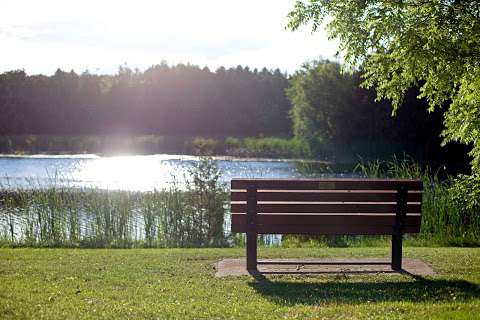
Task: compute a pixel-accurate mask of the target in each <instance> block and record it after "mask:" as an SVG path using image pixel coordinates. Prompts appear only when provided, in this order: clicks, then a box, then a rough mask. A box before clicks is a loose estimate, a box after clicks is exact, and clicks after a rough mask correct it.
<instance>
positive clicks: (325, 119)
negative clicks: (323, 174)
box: [287, 61, 356, 144]
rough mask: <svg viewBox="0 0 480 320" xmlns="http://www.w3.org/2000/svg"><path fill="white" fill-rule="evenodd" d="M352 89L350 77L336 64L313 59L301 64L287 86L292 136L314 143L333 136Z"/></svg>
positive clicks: (353, 85) (335, 133)
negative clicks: (308, 62) (311, 61)
mask: <svg viewBox="0 0 480 320" xmlns="http://www.w3.org/2000/svg"><path fill="white" fill-rule="evenodd" d="M355 90H356V84H355V81H354V79H353V76H352V75H348V74H342V73H341V72H340V65H339V64H338V63H333V62H329V61H314V62H313V63H310V64H305V65H303V67H302V69H301V70H300V71H297V72H296V73H295V75H294V76H293V77H292V78H291V80H290V86H289V88H288V89H287V96H288V98H289V99H290V101H291V102H292V105H293V108H292V110H291V112H290V115H291V117H292V121H293V132H294V134H295V136H296V137H298V138H300V139H307V140H309V141H312V142H314V144H315V143H317V144H318V143H322V142H326V141H327V140H331V139H332V138H333V137H335V136H337V135H338V132H336V130H339V129H340V130H341V129H343V127H342V126H341V125H339V123H338V122H340V121H341V120H342V119H339V117H342V116H344V117H345V116H346V113H345V110H346V109H348V108H349V107H350V106H351V104H352V102H353V97H354V93H355Z"/></svg>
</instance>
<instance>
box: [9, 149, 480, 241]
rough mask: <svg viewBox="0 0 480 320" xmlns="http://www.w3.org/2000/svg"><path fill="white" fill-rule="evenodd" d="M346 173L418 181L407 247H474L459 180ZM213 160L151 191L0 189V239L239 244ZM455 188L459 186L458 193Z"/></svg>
mask: <svg viewBox="0 0 480 320" xmlns="http://www.w3.org/2000/svg"><path fill="white" fill-rule="evenodd" d="M353 171H354V172H353V174H354V175H355V176H359V177H368V178H381V177H388V178H420V179H422V180H423V183H424V193H423V201H422V227H421V233H420V234H419V235H416V236H406V239H405V241H406V243H409V244H411V245H479V244H480V214H479V212H480V211H479V207H478V206H477V205H476V203H477V202H474V204H473V205H464V202H462V201H463V199H462V198H461V196H462V194H463V193H464V192H462V191H461V190H460V189H458V179H455V178H452V177H447V178H446V179H440V178H439V175H438V172H432V171H431V170H429V169H428V168H427V169H425V168H421V167H420V166H419V165H418V164H416V163H415V162H414V161H412V160H410V159H397V158H394V159H393V160H392V161H371V162H360V163H359V164H358V165H357V166H356V167H355V169H354V170H353ZM219 176H220V172H219V171H218V168H216V166H215V165H214V163H213V162H212V161H209V160H205V159H204V160H202V161H200V162H199V163H198V164H197V166H196V167H195V168H194V169H193V170H192V172H190V176H189V177H188V179H187V184H186V187H185V188H180V187H179V186H178V185H177V184H173V185H172V186H171V187H170V188H169V189H166V190H155V191H151V192H131V191H112V190H101V189H95V188H69V187H63V186H58V185H52V186H51V187H50V188H48V189H30V190H27V189H19V190H11V189H5V188H4V189H2V190H1V191H0V244H3V245H6V246H22V245H23V246H50V247H59V246H67V247H122V248H124V247H207V246H230V245H243V237H242V236H241V235H231V234H230V233H229V230H228V225H229V220H228V219H229V205H228V191H227V190H226V187H225V186H224V185H221V184H220V183H219ZM459 190H460V191H459ZM388 240H389V237H352V236H342V237H314V238H312V237H308V238H307V237H302V236H287V237H284V238H283V240H282V245H284V246H355V245H378V244H381V245H385V244H386V243H387V241H388Z"/></svg>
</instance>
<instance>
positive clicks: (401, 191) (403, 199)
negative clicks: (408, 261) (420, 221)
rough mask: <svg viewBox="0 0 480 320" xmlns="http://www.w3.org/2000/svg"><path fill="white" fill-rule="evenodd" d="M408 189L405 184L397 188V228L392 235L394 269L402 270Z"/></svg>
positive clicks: (394, 228) (395, 227)
mask: <svg viewBox="0 0 480 320" xmlns="http://www.w3.org/2000/svg"><path fill="white" fill-rule="evenodd" d="M407 196H408V188H407V186H406V185H405V184H399V185H398V186H397V206H396V207H397V208H396V213H395V226H394V227H393V233H392V269H393V270H397V271H398V270H402V238H403V227H404V225H405V218H406V216H407Z"/></svg>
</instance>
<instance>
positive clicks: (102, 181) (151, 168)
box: [0, 154, 344, 191]
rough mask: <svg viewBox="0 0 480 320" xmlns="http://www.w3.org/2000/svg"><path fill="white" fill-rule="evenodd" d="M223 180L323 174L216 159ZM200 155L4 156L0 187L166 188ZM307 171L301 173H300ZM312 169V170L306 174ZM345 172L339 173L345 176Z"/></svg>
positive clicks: (292, 164)
mask: <svg viewBox="0 0 480 320" xmlns="http://www.w3.org/2000/svg"><path fill="white" fill-rule="evenodd" d="M214 159H215V161H216V163H217V165H218V167H219V169H220V172H221V180H222V181H223V182H225V183H227V184H228V183H229V181H230V180H231V179H232V178H306V177H319V176H323V174H319V173H316V174H315V173H306V172H305V170H304V169H305V162H302V161H292V160H273V159H228V158H220V157H219V158H214ZM198 161H199V158H198V157H196V156H184V155H167V154H158V155H134V156H111V157H101V156H97V155H32V156H0V186H1V187H3V188H7V189H13V188H18V187H20V188H29V189H30V188H46V187H48V186H51V185H53V184H55V185H63V186H72V187H96V188H101V189H109V190H131V191H149V190H153V189H163V188H167V187H168V186H169V185H170V184H171V183H172V182H173V181H177V182H178V183H179V185H182V184H183V181H184V179H185V176H186V175H188V170H189V169H190V168H192V166H193V165H194V164H195V163H196V162H198ZM302 168H303V169H302ZM307 171H308V170H307ZM343 175H344V174H338V173H337V174H335V176H343Z"/></svg>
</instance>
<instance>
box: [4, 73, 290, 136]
mask: <svg viewBox="0 0 480 320" xmlns="http://www.w3.org/2000/svg"><path fill="white" fill-rule="evenodd" d="M287 85H288V80H287V77H286V75H285V74H282V73H281V72H280V71H279V70H278V69H277V70H267V69H263V70H256V69H255V70H250V69H249V68H248V67H241V66H238V67H236V68H230V69H225V68H223V67H220V68H219V69H217V70H216V71H215V72H212V71H210V70H209V69H208V68H203V69H201V68H199V67H198V66H194V65H184V64H179V65H176V66H169V65H167V64H166V63H162V64H160V65H156V66H152V67H151V68H149V69H147V70H145V71H144V72H140V71H138V70H132V69H130V68H128V67H120V68H119V71H118V73H117V74H115V75H94V74H90V73H88V72H84V73H82V74H76V73H75V72H73V71H71V72H64V71H61V70H57V72H56V73H55V74H54V75H52V76H45V75H27V74H26V73H25V72H24V71H21V70H20V71H10V72H5V73H3V74H1V75H0V111H1V117H0V134H2V135H6V134H60V135H61V134H65V135H71V134H90V135H92V134H118V133H122V134H157V135H235V136H236V135H242V136H258V135H268V136H288V135H289V134H290V130H291V129H290V126H291V124H290V119H289V117H288V112H289V109H290V103H289V101H288V99H287V97H286V96H285V89H286V87H287Z"/></svg>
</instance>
